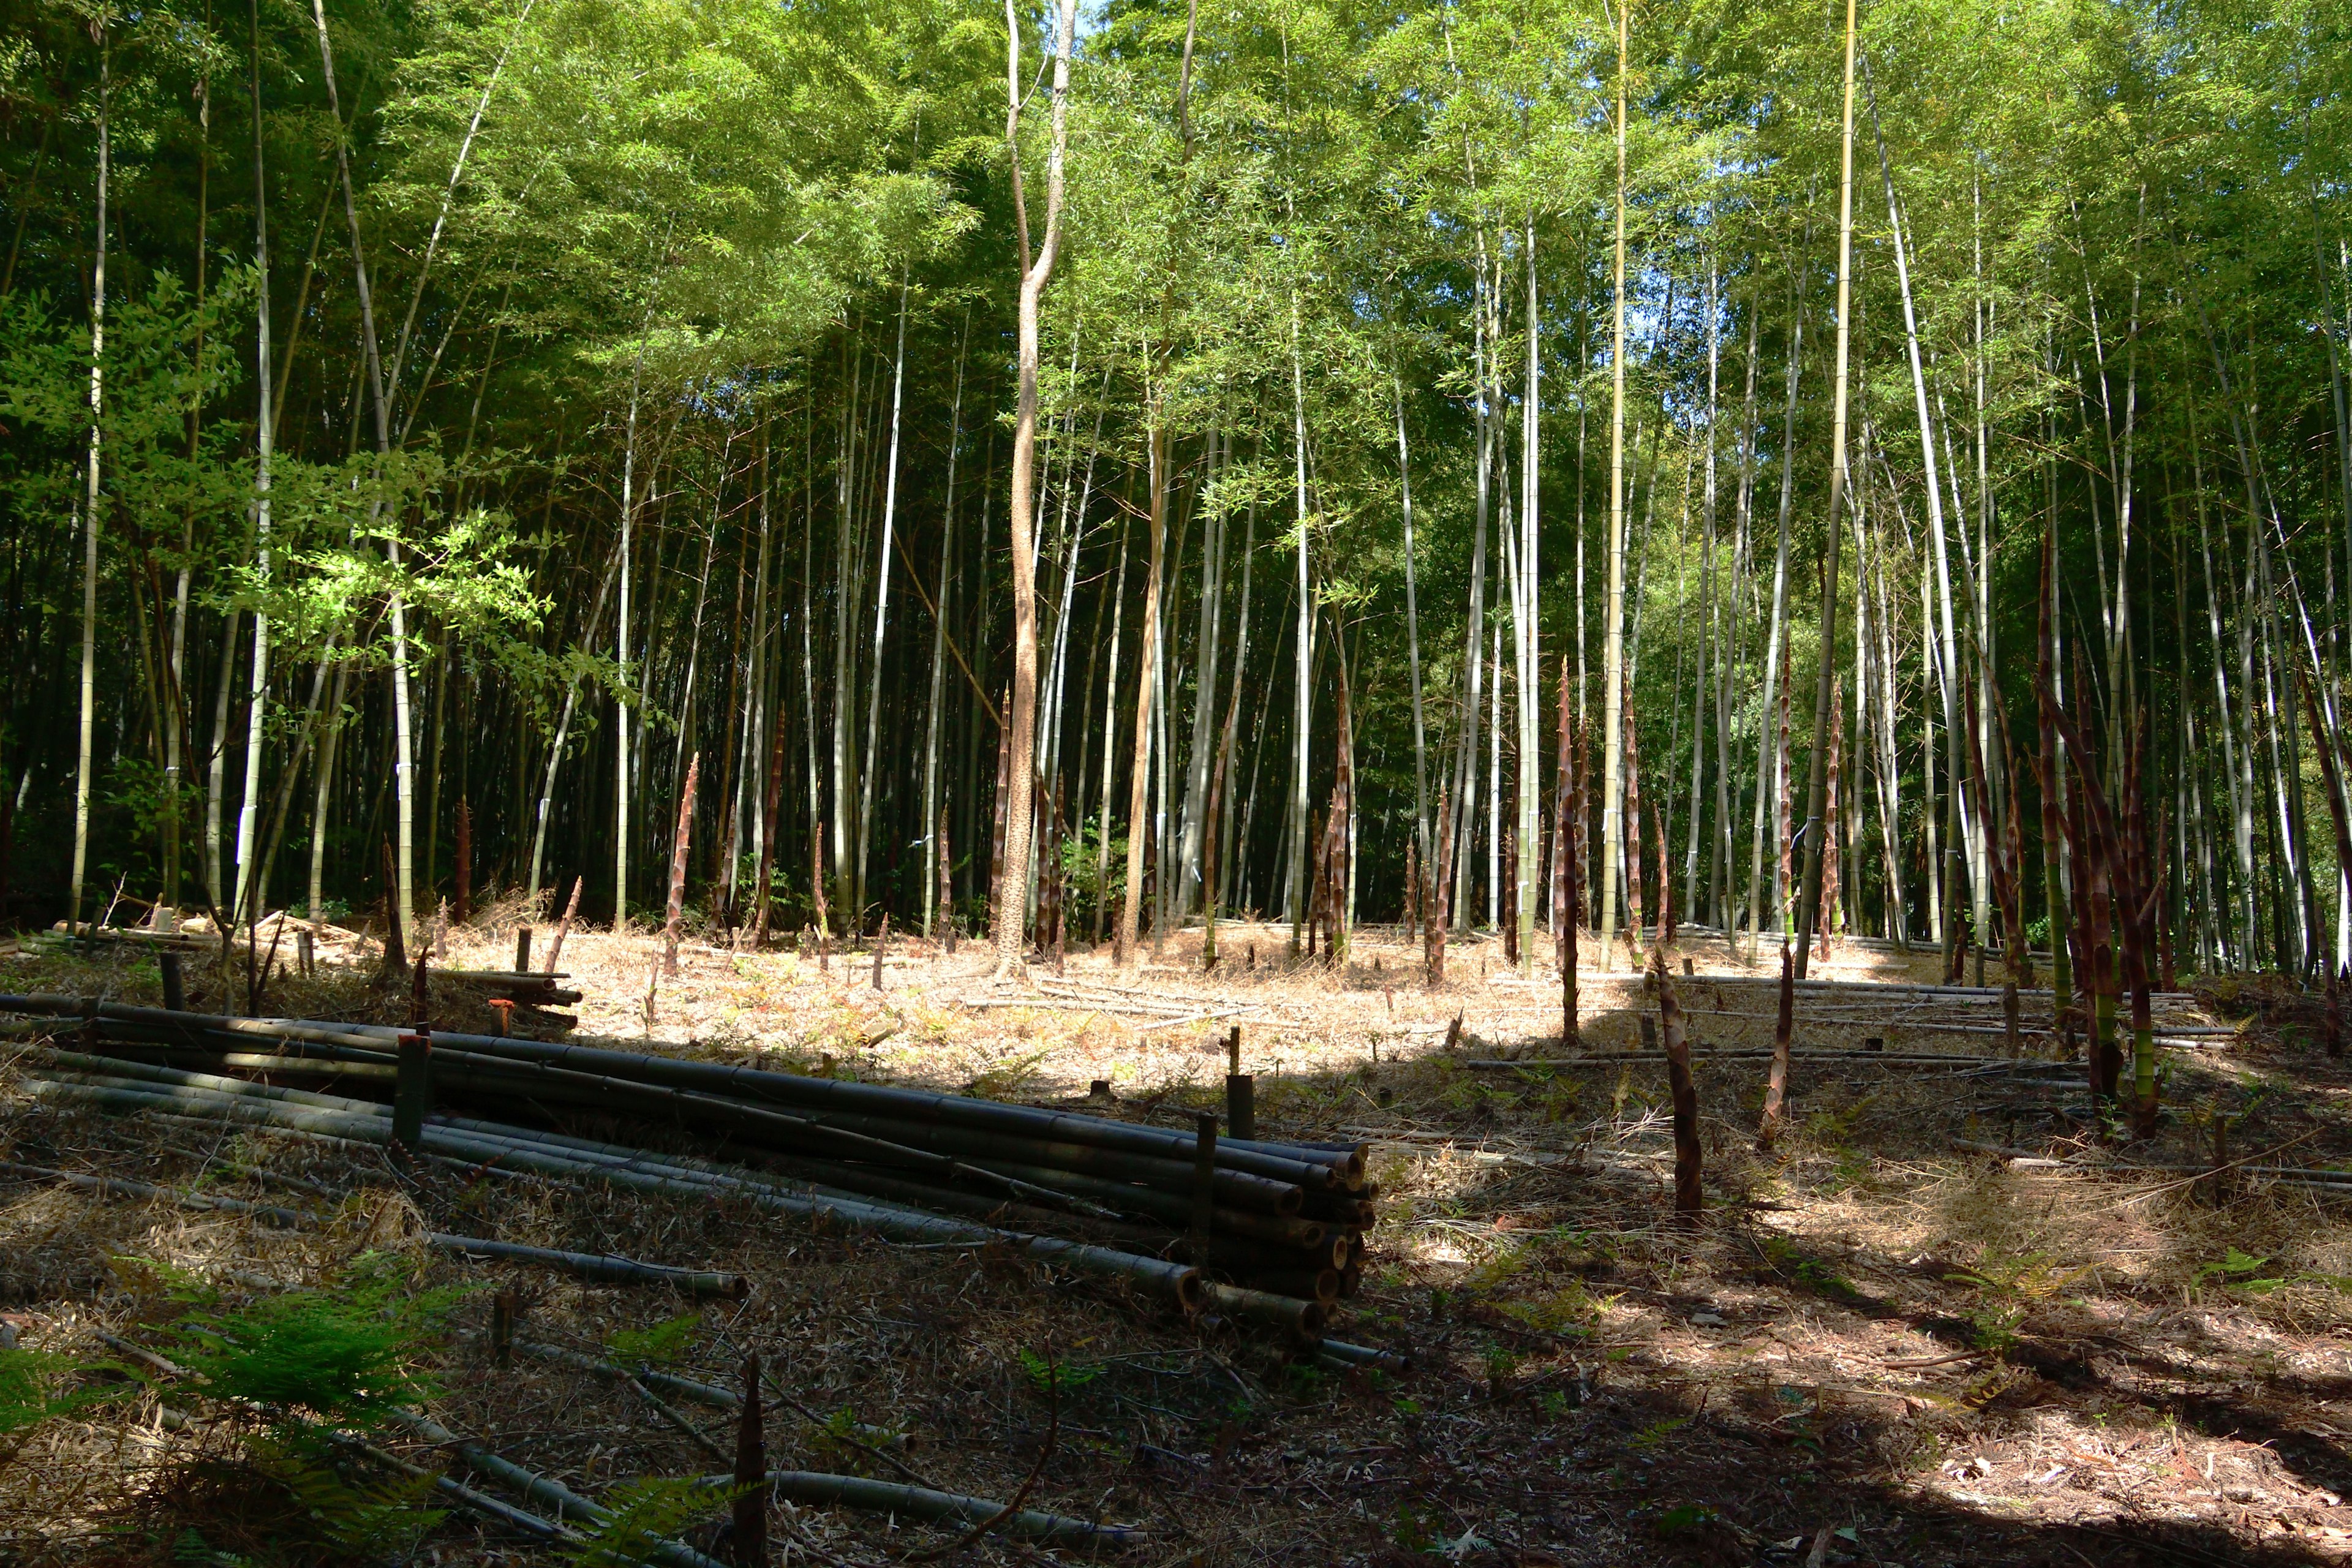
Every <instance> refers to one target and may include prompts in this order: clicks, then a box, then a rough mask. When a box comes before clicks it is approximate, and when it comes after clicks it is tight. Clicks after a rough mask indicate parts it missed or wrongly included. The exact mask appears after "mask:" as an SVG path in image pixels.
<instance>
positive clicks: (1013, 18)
mask: <svg viewBox="0 0 2352 1568" xmlns="http://www.w3.org/2000/svg"><path fill="white" fill-rule="evenodd" d="M1004 28H1005V50H1004V80H1005V93H1006V102H1007V107H1006V110H1005V114H1004V145H1005V151H1006V153H1007V154H1008V155H1009V157H1010V159H1011V162H1012V187H1013V226H1014V230H1015V232H1016V233H1017V234H1018V236H1019V237H1020V261H1021V291H1020V308H1019V374H1020V395H1019V399H1018V402H1017V404H1016V405H1015V412H1014V422H1013V488H1012V491H1011V495H1010V498H1009V501H1008V510H1009V512H1010V516H1009V517H1008V518H1007V522H1008V523H1009V525H1010V527H1011V531H1012V542H1013V688H1012V694H1011V699H1010V700H1009V701H1008V702H1007V703H1006V708H1007V713H1006V715H1005V722H1006V731H1007V733H1006V743H1007V746H1008V748H1009V754H1010V756H1011V757H1012V758H1013V762H1014V766H1013V767H1012V768H1011V769H1010V770H1009V772H1010V778H1009V780H1008V784H1007V787H1008V790H1009V792H1010V798H1009V799H1008V800H1007V801H1006V802H1005V803H1004V822H1005V865H1004V868H1003V871H1002V872H1001V873H1000V875H999V876H998V878H997V889H996V909H995V911H994V917H993V921H992V926H991V931H990V934H991V937H992V940H993V942H994V944H995V948H996V973H998V975H1000V976H1005V975H1018V974H1021V973H1024V972H1025V970H1026V967H1027V965H1026V963H1025V962H1024V959H1023V956H1022V936H1023V931H1022V925H1023V921H1022V916H1023V914H1024V912H1025V910H1024V906H1025V904H1026V903H1027V897H1028V886H1029V851H1030V842H1029V835H1030V829H1031V826H1032V816H1033V815H1034V814H1033V813H1032V811H1031V809H1030V795H1031V787H1030V786H1031V782H1032V779H1033V776H1034V770H1033V769H1032V768H1031V766H1030V765H1029V759H1030V757H1031V754H1032V753H1033V752H1034V751H1035V750H1036V734H1037V548H1036V539H1035V527H1034V524H1035V519H1034V500H1033V499H1032V496H1031V486H1032V485H1033V483H1034V479H1035V474H1036V459H1037V352H1038V351H1037V316H1038V304H1039V301H1040V300H1041V299H1042V297H1043V296H1044V293H1045V283H1046V280H1047V279H1049V278H1051V277H1052V276H1053V271H1054V258H1055V253H1056V252H1057V251H1058V250H1059V249H1060V247H1061V238H1062V195H1063V159H1064V155H1065V153H1066V151H1067V149H1068V146H1069V90H1070V46H1071V41H1072V38H1073V36H1074V35H1075V34H1076V31H1077V0H1060V4H1059V6H1058V16H1057V26H1056V27H1055V39H1054V44H1055V53H1054V112H1053V144H1052V151H1051V152H1050V153H1048V155H1047V160H1046V165H1045V170H1046V174H1045V242H1044V244H1043V245H1041V246H1040V247H1038V248H1037V251H1036V254H1035V256H1034V259H1033V258H1032V256H1031V252H1030V239H1029V216H1028V207H1027V205H1026V201H1025V198H1024V195H1023V191H1022V180H1021V94H1022V81H1021V21H1020V17H1019V16H1018V15H1017V14H1016V13H1015V10H1014V7H1013V0H1005V6H1004ZM1131 863H1132V862H1131V858H1130V864H1131ZM1131 880H1132V877H1130V881H1131ZM1132 908H1133V900H1129V909H1130V910H1132Z"/></svg>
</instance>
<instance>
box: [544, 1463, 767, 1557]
mask: <svg viewBox="0 0 2352 1568" xmlns="http://www.w3.org/2000/svg"><path fill="white" fill-rule="evenodd" d="M745 1490H746V1489H745V1488H740V1487H725V1486H712V1485H710V1484H709V1483H708V1482H705V1481H701V1480H696V1479H667V1478H661V1477H655V1478H648V1479H638V1480H633V1481H624V1482H622V1483H621V1484H620V1485H619V1486H617V1487H614V1489H612V1490H611V1491H610V1492H609V1493H607V1494H606V1496H605V1498H604V1506H605V1507H606V1508H608V1509H609V1510H612V1511H611V1513H610V1514H609V1515H608V1516H607V1517H606V1518H605V1520H604V1521H603V1522H602V1523H600V1524H598V1525H596V1526H595V1527H594V1528H593V1530H591V1531H589V1532H588V1536H587V1539H586V1540H584V1541H583V1542H581V1543H580V1544H579V1545H577V1546H575V1547H573V1548H572V1550H571V1552H570V1553H569V1560H570V1561H571V1562H572V1563H573V1564H575V1565H576V1568H637V1565H638V1564H639V1563H644V1562H646V1560H647V1559H648V1558H649V1557H651V1555H652V1554H653V1550H654V1548H655V1547H656V1545H657V1544H659V1543H660V1542H664V1541H668V1540H672V1539H674V1538H676V1536H677V1533H678V1531H681V1530H683V1529H685V1528H686V1527H687V1526H688V1525H689V1524H691V1523H693V1522H694V1521H697V1520H699V1519H708V1518H709V1517H710V1516H711V1515H712V1514H715V1513H717V1512H719V1510H722V1509H724V1508H726V1507H728V1506H729V1505H730V1504H731V1503H732V1502H733V1501H734V1500H736V1499H737V1498H738V1497H740V1496H741V1495H742V1493H743V1492H744V1491H745Z"/></svg>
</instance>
